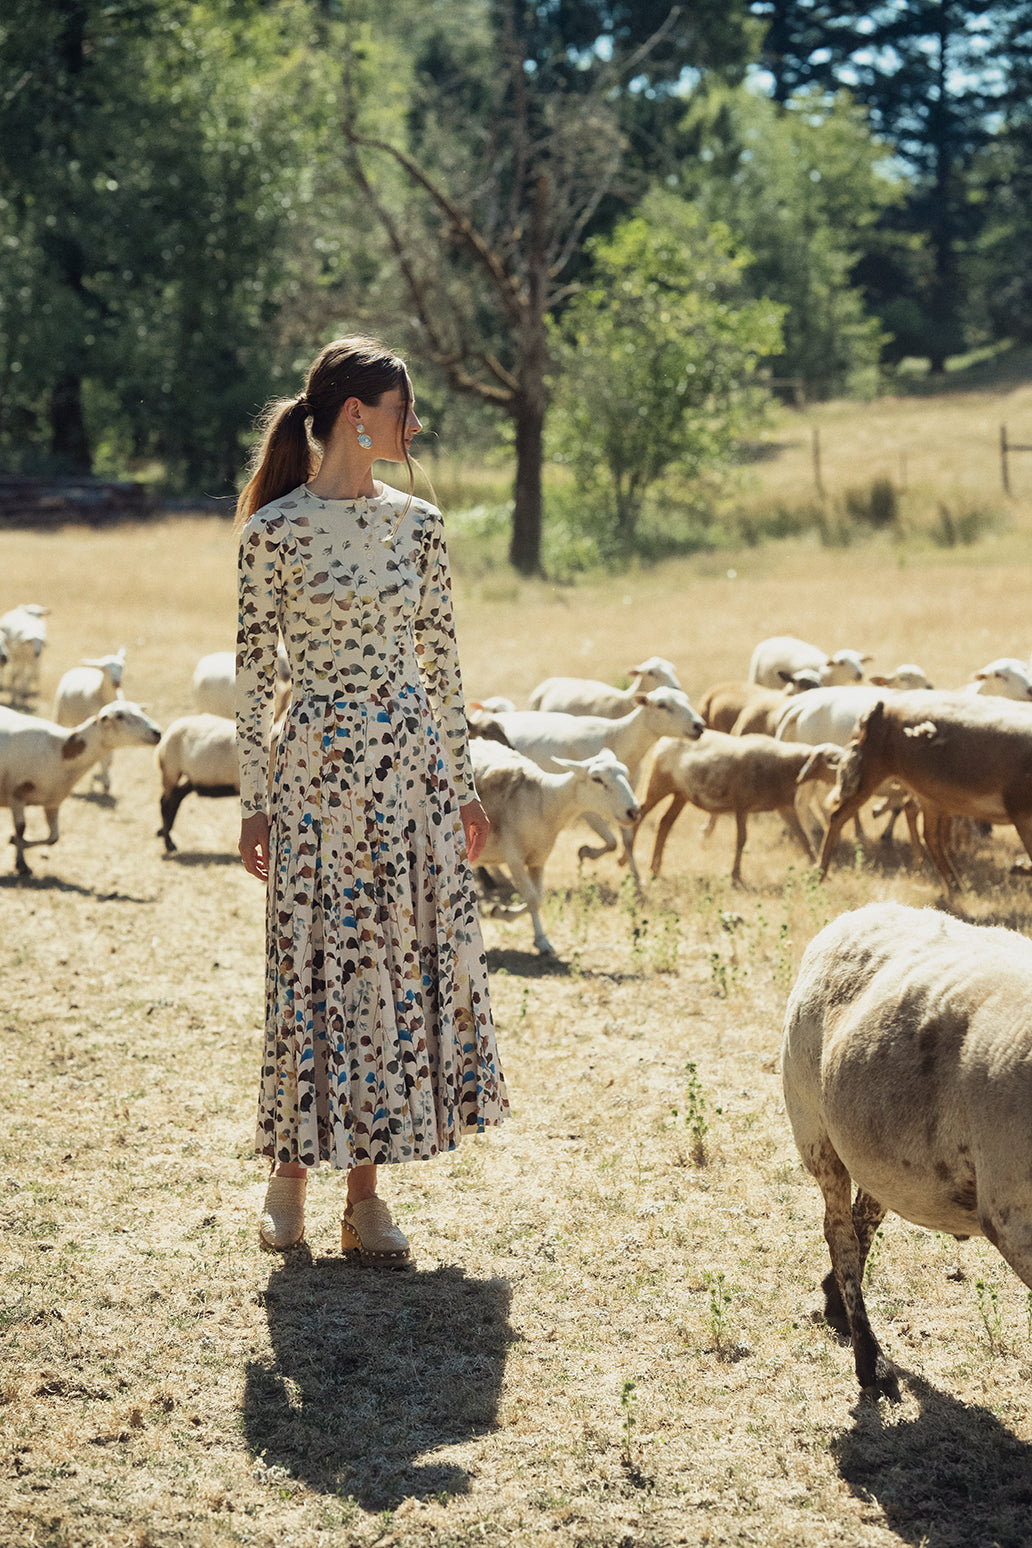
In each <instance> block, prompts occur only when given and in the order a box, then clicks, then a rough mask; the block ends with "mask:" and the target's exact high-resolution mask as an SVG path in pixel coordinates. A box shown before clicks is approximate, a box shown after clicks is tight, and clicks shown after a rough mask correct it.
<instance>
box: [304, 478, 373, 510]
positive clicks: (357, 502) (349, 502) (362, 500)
mask: <svg viewBox="0 0 1032 1548" xmlns="http://www.w3.org/2000/svg"><path fill="white" fill-rule="evenodd" d="M301 488H302V490H303V491H304V493H305V495H306V496H307V497H308V499H309V500H315V502H316V503H317V504H318V505H344V506H348V507H349V508H351V509H355V508H357V507H358V506H367V505H379V504H380V502H381V501H382V500H385V499H386V498H387V485H386V484H381V485H380V493H379V494H371V495H351V496H349V497H348V498H346V499H343V500H334V499H332V498H331V497H330V496H329V495H321V494H316V492H315V490H314V489H309V487H308V485H307V484H302V485H301Z"/></svg>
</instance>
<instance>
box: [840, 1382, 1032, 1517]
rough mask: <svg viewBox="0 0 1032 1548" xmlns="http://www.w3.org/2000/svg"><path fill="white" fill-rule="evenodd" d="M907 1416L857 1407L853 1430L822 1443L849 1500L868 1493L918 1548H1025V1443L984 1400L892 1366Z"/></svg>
mask: <svg viewBox="0 0 1032 1548" xmlns="http://www.w3.org/2000/svg"><path fill="white" fill-rule="evenodd" d="M900 1374H901V1375H902V1376H903V1377H904V1379H905V1392H904V1396H905V1395H906V1392H907V1391H909V1393H910V1395H911V1396H913V1397H914V1398H916V1400H917V1402H918V1403H919V1405H920V1412H919V1413H918V1414H917V1415H916V1417H914V1418H912V1419H911V1418H901V1419H899V1420H896V1421H895V1422H894V1423H892V1424H885V1423H884V1422H883V1417H882V1411H881V1410H880V1409H879V1408H876V1407H875V1406H874V1405H872V1404H867V1403H862V1404H860V1405H858V1407H857V1408H856V1410H855V1411H854V1413H855V1419H856V1423H855V1424H854V1426H853V1428H852V1429H850V1430H848V1431H845V1432H843V1434H842V1435H840V1436H839V1437H838V1439H837V1440H836V1441H835V1442H833V1444H832V1452H833V1454H834V1456H835V1457H836V1459H837V1461H838V1466H839V1471H840V1472H841V1474H842V1477H843V1479H844V1480H845V1482H846V1484H847V1485H848V1486H849V1488H850V1490H851V1491H852V1493H853V1494H854V1495H856V1496H857V1498H858V1499H861V1500H873V1501H876V1502H877V1503H878V1505H879V1506H880V1507H881V1509H882V1510H883V1511H884V1513H885V1518H886V1523H887V1525H888V1527H889V1528H890V1530H891V1531H893V1532H895V1533H896V1534H897V1535H898V1536H899V1537H900V1538H901V1539H902V1541H903V1542H906V1543H914V1544H922V1545H925V1548H957V1544H960V1543H963V1544H964V1545H965V1548H991V1545H995V1548H1027V1544H1028V1543H1029V1540H1030V1535H1032V1533H1030V1527H1029V1521H1030V1512H1032V1446H1029V1445H1028V1443H1027V1442H1026V1441H1023V1440H1020V1439H1019V1438H1018V1437H1017V1436H1016V1435H1014V1434H1013V1433H1012V1432H1011V1431H1010V1430H1008V1429H1007V1427H1006V1425H1004V1424H1001V1422H1000V1421H999V1419H997V1418H996V1417H995V1415H994V1414H992V1413H991V1412H990V1411H989V1410H988V1409H987V1408H982V1407H978V1406H970V1405H968V1404H965V1403H961V1402H959V1401H958V1400H957V1399H956V1398H954V1397H951V1396H950V1394H949V1393H948V1392H941V1391H939V1390H938V1389H937V1388H935V1387H933V1386H931V1384H930V1383H929V1382H927V1381H924V1380H923V1379H922V1378H921V1377H920V1376H915V1375H914V1374H912V1373H911V1372H909V1371H906V1372H904V1371H902V1370H901V1371H900Z"/></svg>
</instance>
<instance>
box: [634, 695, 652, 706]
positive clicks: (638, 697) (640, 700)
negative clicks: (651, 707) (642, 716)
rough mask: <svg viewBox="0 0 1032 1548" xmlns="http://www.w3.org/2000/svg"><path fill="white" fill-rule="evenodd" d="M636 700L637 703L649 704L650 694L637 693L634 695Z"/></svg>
mask: <svg viewBox="0 0 1032 1548" xmlns="http://www.w3.org/2000/svg"><path fill="white" fill-rule="evenodd" d="M634 702H635V704H648V703H649V696H648V694H647V693H636V694H635V695H634Z"/></svg>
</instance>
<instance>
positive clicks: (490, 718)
mask: <svg viewBox="0 0 1032 1548" xmlns="http://www.w3.org/2000/svg"><path fill="white" fill-rule="evenodd" d="M466 729H467V730H468V732H469V735H470V738H471V739H472V738H473V737H478V736H482V737H486V739H487V740H488V741H489V742H501V743H502V745H503V746H504V747H508V746H509V739H508V737H507V736H506V734H505V732H504V731H503V730H502V727H501V724H500V722H499V720H498V716H497V714H496V713H495V712H494V711H492V710H489V709H488V708H487V704H486V701H484V702H481V701H480V700H479V699H470V701H469V703H468V704H467V705H466Z"/></svg>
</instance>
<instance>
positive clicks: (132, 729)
mask: <svg viewBox="0 0 1032 1548" xmlns="http://www.w3.org/2000/svg"><path fill="white" fill-rule="evenodd" d="M160 738H161V728H160V726H157V725H155V723H154V721H153V720H151V719H150V717H149V716H147V715H145V714H144V712H143V710H142V709H141V708H140V706H139V705H138V704H132V703H130V701H129V700H128V699H116V700H115V702H114V703H113V704H105V705H104V706H103V707H102V708H101V709H99V710H98V711H97V713H96V714H95V715H90V716H89V717H88V719H86V720H84V721H83V722H82V724H81V725H78V726H76V727H75V728H74V730H72V731H69V730H68V729H67V728H66V727H65V726H59V725H56V724H55V723H54V722H53V721H50V720H41V719H39V718H37V717H36V716H34V715H17V714H15V712H14V711H10V710H9V711H7V713H6V714H4V715H3V716H0V806H9V807H10V809H11V817H12V819H13V821H14V838H13V839H12V841H11V842H12V843H13V844H14V846H15V849H16V851H17V859H16V862H15V866H16V869H17V872H18V874H19V876H29V875H31V872H30V870H29V867H28V865H27V864H26V861H25V851H26V849H33V848H35V847H36V846H37V845H39V844H56V843H57V840H58V810H59V808H60V805H61V802H62V801H63V800H64V799H65V797H66V796H67V795H69V794H70V792H71V790H72V788H73V786H74V785H75V784H76V783H77V782H78V781H79V780H80V779H81V778H82V776H83V775H84V774H85V773H86V771H87V770H88V769H90V768H92V767H93V765H94V764H95V763H96V762H98V760H99V759H101V758H103V757H104V756H105V755H106V754H108V753H110V752H112V751H113V750H114V749H115V748H116V747H138V746H143V747H153V746H154V745H155V743H156V742H158V741H159V740H160ZM27 806H42V808H43V810H44V812H45V814H46V818H47V822H48V824H49V832H48V834H47V837H46V838H45V839H27V838H26V837H25V808H26V807H27Z"/></svg>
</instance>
